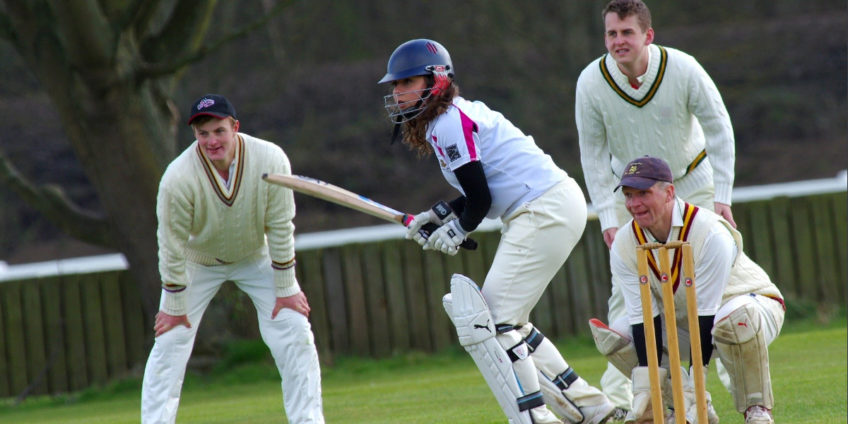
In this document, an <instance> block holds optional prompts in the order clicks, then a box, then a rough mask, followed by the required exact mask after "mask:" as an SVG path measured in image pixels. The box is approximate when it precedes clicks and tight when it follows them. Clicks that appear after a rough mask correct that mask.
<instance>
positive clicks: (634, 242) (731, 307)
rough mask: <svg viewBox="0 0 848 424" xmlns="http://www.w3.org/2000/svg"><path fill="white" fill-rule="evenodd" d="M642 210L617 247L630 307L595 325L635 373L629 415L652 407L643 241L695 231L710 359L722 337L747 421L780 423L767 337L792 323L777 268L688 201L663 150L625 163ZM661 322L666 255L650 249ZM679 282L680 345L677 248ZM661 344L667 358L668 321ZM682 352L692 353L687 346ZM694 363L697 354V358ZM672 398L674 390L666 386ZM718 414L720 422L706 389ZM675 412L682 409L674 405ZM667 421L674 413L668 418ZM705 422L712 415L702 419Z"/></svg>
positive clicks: (686, 237)
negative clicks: (769, 269)
mask: <svg viewBox="0 0 848 424" xmlns="http://www.w3.org/2000/svg"><path fill="white" fill-rule="evenodd" d="M619 187H621V189H622V191H623V194H624V198H625V205H626V207H627V210H628V212H629V213H630V214H631V215H632V216H633V219H632V220H630V221H629V222H627V223H626V224H624V226H622V227H621V231H619V232H618V235H617V236H616V238H615V241H614V242H613V245H612V249H611V250H610V268H611V270H612V278H613V280H612V281H613V285H615V286H618V287H619V288H620V289H621V292H622V294H623V296H624V301H625V305H626V307H627V313H626V315H625V316H622V317H620V318H619V319H617V320H615V321H613V322H611V324H610V326H609V327H607V326H604V325H598V326H596V327H594V328H593V331H594V332H595V334H594V335H595V341H596V344H597V347H598V350H599V351H600V352H601V353H602V354H604V355H606V356H607V358H608V359H609V361H610V362H611V363H613V364H614V365H615V366H616V367H617V368H618V369H619V370H620V371H621V372H623V373H625V374H628V375H630V376H631V380H632V382H633V408H632V410H631V411H630V413H629V414H628V417H627V420H628V421H627V422H630V421H631V420H635V421H637V422H641V421H640V420H642V419H645V418H648V417H650V415H651V407H650V399H651V396H650V381H649V374H648V367H647V365H648V358H647V353H646V352H647V350H646V345H645V343H646V341H645V332H644V324H643V321H642V303H641V301H640V294H639V285H640V283H639V272H638V265H637V257H636V247H637V246H639V245H641V244H644V243H652V242H659V243H667V242H669V241H673V240H679V241H688V242H689V243H690V244H691V246H692V256H693V259H694V263H695V287H696V294H697V302H698V322H699V324H700V331H701V335H700V337H701V348H702V356H703V362H704V365H705V367H704V372H705V375H704V378H705V379H706V365H707V364H708V363H709V361H710V356H711V355H712V352H713V345H715V348H716V350H717V351H718V357H719V358H720V359H721V361H722V363H723V364H724V366H725V368H726V369H727V374H728V377H729V382H730V384H729V389H730V393H731V395H732V396H733V400H734V404H735V406H736V410H737V411H739V412H740V413H742V414H744V416H745V422H746V423H748V424H753V423H756V424H773V423H774V420H773V419H772V414H771V409H772V408H773V407H774V397H773V395H772V388H771V375H770V372H769V358H768V345H769V344H770V343H771V342H772V341H774V339H775V338H777V336H778V334H779V333H780V329H781V327H782V326H783V319H784V314H785V305H784V301H783V296H782V295H781V293H780V290H778V288H777V286H775V285H774V283H772V282H771V280H770V279H769V276H768V275H767V274H766V273H765V271H763V269H762V268H760V267H759V266H758V265H757V264H756V263H754V262H753V261H752V260H751V259H750V258H748V256H746V255H745V253H744V252H743V251H742V235H741V234H739V232H738V231H736V230H735V229H734V228H733V226H732V225H730V223H728V222H727V221H726V220H725V219H724V218H722V217H720V216H718V215H716V214H715V213H713V212H711V211H709V210H706V209H702V208H699V207H697V206H695V205H692V204H689V203H687V202H684V201H683V200H682V199H680V198H679V197H677V196H676V195H675V185H674V184H673V177H672V171H671V169H670V168H669V166H668V164H667V163H666V162H665V161H663V160H662V159H658V158H654V157H649V156H645V157H641V158H638V159H634V160H633V161H631V162H630V163H629V164H627V166H626V167H625V168H623V172H622V177H621V181H620V183H619ZM648 261H649V265H650V267H651V270H652V271H651V272H649V273H648V278H649V280H650V284H651V293H652V300H651V303H652V308H653V311H654V328H657V329H665V326H664V325H662V323H661V320H662V319H664V318H663V315H662V314H661V311H662V300H661V290H662V289H661V286H660V280H659V275H660V274H659V271H658V266H657V264H658V263H659V260H658V259H657V258H656V257H655V256H654V252H651V254H650V256H649V259H648ZM671 266H672V271H671V283H673V284H674V285H675V286H674V287H675V295H674V303H675V308H676V311H677V328H678V332H679V333H680V340H681V344H680V345H681V347H682V346H688V345H689V334H688V328H689V327H688V320H687V313H686V294H685V290H677V288H678V284H679V283H680V281H679V280H678V278H679V276H680V274H681V273H680V270H681V268H682V255H679V254H677V255H674V260H673V262H672V264H671ZM656 335H657V340H656V344H657V352H658V355H659V356H660V358H658V359H660V362H661V363H662V362H663V358H662V356H663V354H662V352H663V345H664V344H663V340H664V338H663V331H656ZM682 353H684V354H685V353H686V352H685V351H684V352H682ZM665 359H666V361H665V363H663V366H664V367H665V369H663V368H661V369H660V378H661V380H662V381H663V383H664V384H663V385H664V386H667V385H669V384H670V382H669V381H668V376H669V373H668V370H667V368H668V361H667V358H665ZM690 363H691V359H690ZM683 375H684V397H685V404H686V411H685V413H686V419H687V420H688V422H690V423H696V422H697V419H696V416H697V411H696V410H695V391H694V377H693V376H692V369H691V368H690V369H689V370H688V371H687V370H684V371H683ZM663 398H664V402H668V403H669V405H670V402H671V400H672V398H671V396H670V395H664V396H663ZM707 399H708V402H709V403H708V407H709V410H708V413H709V423H710V424H715V423H717V422H718V416H716V414H715V411H714V410H713V408H712V403H711V401H710V395H709V393H707ZM674 413H680V412H679V411H675V412H674ZM666 422H673V420H672V421H668V420H667V421H666ZM702 424H703V423H702Z"/></svg>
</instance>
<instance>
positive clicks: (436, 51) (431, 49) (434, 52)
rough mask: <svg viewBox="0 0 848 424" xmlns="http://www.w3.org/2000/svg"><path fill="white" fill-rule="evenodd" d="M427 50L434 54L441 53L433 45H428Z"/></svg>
mask: <svg viewBox="0 0 848 424" xmlns="http://www.w3.org/2000/svg"><path fill="white" fill-rule="evenodd" d="M427 50H428V51H429V52H430V53H433V54H437V53H439V49H438V48H437V47H436V46H435V45H434V44H433V43H427Z"/></svg>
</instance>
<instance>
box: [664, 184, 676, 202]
mask: <svg viewBox="0 0 848 424" xmlns="http://www.w3.org/2000/svg"><path fill="white" fill-rule="evenodd" d="M665 195H666V200H668V201H672V200H674V184H669V185H668V186H666V188H665Z"/></svg>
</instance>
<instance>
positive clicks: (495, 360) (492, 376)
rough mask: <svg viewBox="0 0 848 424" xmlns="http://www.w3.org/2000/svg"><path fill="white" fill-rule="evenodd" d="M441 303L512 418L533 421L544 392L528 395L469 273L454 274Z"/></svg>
mask: <svg viewBox="0 0 848 424" xmlns="http://www.w3.org/2000/svg"><path fill="white" fill-rule="evenodd" d="M442 304H443V305H444V307H445V311H446V312H447V314H448V316H449V317H450V319H451V321H452V322H453V324H454V326H456V333H457V336H458V338H459V343H460V344H461V345H462V346H463V347H464V348H465V350H466V351H467V352H468V353H469V354H470V355H471V358H472V359H474V363H475V364H477V368H478V369H479V370H480V373H481V374H483V378H484V379H485V380H486V384H488V385H489V388H490V389H491V390H492V393H493V394H494V395H495V398H496V399H497V400H498V404H500V406H501V409H503V411H504V414H506V416H507V418H508V419H509V422H510V423H511V424H532V420H531V418H530V408H532V407H535V406H538V403H541V394H539V399H538V403H537V402H536V399H527V398H526V397H525V393H524V392H523V391H522V390H521V387H520V386H519V383H518V380H517V379H516V376H515V373H514V371H513V369H512V361H511V360H510V359H509V355H507V353H506V350H504V348H503V347H502V346H501V344H500V343H499V342H498V341H497V340H496V339H495V335H496V332H495V323H494V322H492V315H491V313H490V312H489V307H488V305H487V304H486V301H485V299H483V295H482V294H481V293H480V288H479V287H477V284H475V283H474V282H473V281H471V279H469V278H468V277H466V276H464V275H460V274H454V275H453V277H452V278H451V292H450V293H448V294H446V295H445V296H444V298H442ZM519 402H521V403H522V406H519Z"/></svg>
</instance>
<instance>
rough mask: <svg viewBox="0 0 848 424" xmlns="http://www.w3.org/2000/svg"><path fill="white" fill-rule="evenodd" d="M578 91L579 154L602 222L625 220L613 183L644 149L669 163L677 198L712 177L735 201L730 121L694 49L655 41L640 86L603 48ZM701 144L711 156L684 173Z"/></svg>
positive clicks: (721, 198) (721, 197) (718, 191)
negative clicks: (688, 50)
mask: <svg viewBox="0 0 848 424" xmlns="http://www.w3.org/2000/svg"><path fill="white" fill-rule="evenodd" d="M576 90H577V93H576V101H575V109H574V110H575V120H576V124H577V131H578V135H579V142H580V161H581V164H582V166H583V174H584V177H585V180H586V185H587V188H588V191H589V196H590V198H591V200H592V204H593V205H594V206H595V208H596V210H597V211H598V216H599V219H600V221H601V228H602V229H607V228H611V227H618V226H619V225H621V224H623V223H621V222H617V217H616V212H615V198H614V194H613V189H615V186H616V185H618V181H619V178H620V176H621V174H622V170H623V169H624V166H625V165H627V163H628V162H630V161H631V160H633V159H636V158H638V157H641V156H645V155H650V156H655V157H659V158H662V159H665V160H666V161H667V162H668V163H669V166H670V167H671V170H672V173H673V175H674V179H675V187H676V188H677V194H678V195H679V196H680V197H682V198H684V199H685V198H686V197H687V194H688V193H691V192H693V191H695V190H696V189H698V188H700V187H703V186H704V185H709V184H714V186H715V201H716V202H721V203H726V204H730V202H731V191H732V188H733V178H734V172H733V167H734V162H735V141H734V136H733V128H732V126H731V123H730V117H729V115H728V113H727V109H726V108H725V106H724V102H723V101H722V99H721V95H720V94H719V92H718V89H717V88H716V86H715V84H714V83H713V81H712V79H710V77H709V75H707V73H706V71H704V69H703V68H702V67H701V65H700V64H698V62H697V61H696V60H695V59H694V58H693V57H692V56H690V55H688V54H686V53H683V52H681V51H679V50H676V49H672V48H668V47H662V48H661V47H659V46H656V45H651V46H650V60H649V63H648V70H647V72H646V73H645V75H644V79H643V81H642V85H641V86H640V87H639V88H638V89H635V88H633V87H632V86H631V85H630V83H629V82H628V81H627V76H626V75H624V73H622V72H621V70H620V69H619V68H618V66H617V64H616V63H615V60H614V59H613V58H612V57H610V55H603V56H601V57H600V58H598V59H596V60H594V61H593V62H592V63H590V64H589V65H588V66H587V67H586V68H585V69H584V70H583V72H582V73H581V74H580V77H579V78H578V80H577V88H576ZM703 150H706V153H707V159H706V160H704V161H703V162H702V163H701V164H700V165H699V166H698V167H697V168H695V169H694V170H693V171H692V172H691V173H690V174H689V175H688V176H687V178H685V179H681V178H682V177H683V176H684V175H686V173H687V167H688V166H689V165H690V164H692V162H693V160H695V159H696V158H697V157H698V155H699V153H700V152H701V151H703ZM710 168H712V169H710Z"/></svg>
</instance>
